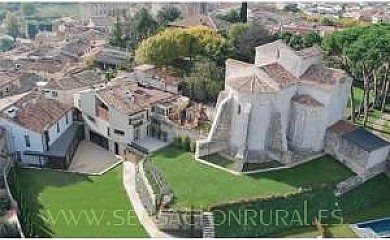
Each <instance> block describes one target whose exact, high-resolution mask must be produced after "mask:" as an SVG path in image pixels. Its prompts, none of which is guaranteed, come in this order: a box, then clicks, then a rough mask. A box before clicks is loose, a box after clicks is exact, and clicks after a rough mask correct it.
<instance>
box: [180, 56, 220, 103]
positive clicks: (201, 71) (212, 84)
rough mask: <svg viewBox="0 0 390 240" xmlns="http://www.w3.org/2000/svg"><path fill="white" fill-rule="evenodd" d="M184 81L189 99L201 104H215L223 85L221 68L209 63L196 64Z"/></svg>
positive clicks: (199, 62) (200, 62)
mask: <svg viewBox="0 0 390 240" xmlns="http://www.w3.org/2000/svg"><path fill="white" fill-rule="evenodd" d="M185 80H186V82H187V88H188V90H189V95H190V98H191V99H192V100H196V101H201V102H215V101H216V100H217V98H218V94H219V92H220V91H221V90H222V89H223V84H224V82H223V74H222V70H221V68H218V67H217V66H216V65H215V63H213V62H209V61H198V62H196V63H195V65H194V66H193V68H192V70H191V72H190V74H189V75H188V76H187V77H186V78H185Z"/></svg>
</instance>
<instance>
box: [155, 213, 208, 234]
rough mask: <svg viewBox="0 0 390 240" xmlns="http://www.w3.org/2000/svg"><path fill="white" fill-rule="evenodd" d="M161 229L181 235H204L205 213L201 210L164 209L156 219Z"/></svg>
mask: <svg viewBox="0 0 390 240" xmlns="http://www.w3.org/2000/svg"><path fill="white" fill-rule="evenodd" d="M155 223H156V225H157V227H158V229H160V230H161V231H164V232H168V233H171V234H173V235H177V236H180V237H202V233H203V213H202V212H200V211H192V212H191V211H175V210H162V211H160V212H159V214H158V215H157V217H156V219H155Z"/></svg>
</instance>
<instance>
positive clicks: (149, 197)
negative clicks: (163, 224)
mask: <svg viewBox="0 0 390 240" xmlns="http://www.w3.org/2000/svg"><path fill="white" fill-rule="evenodd" d="M136 168H137V169H136V189H137V192H138V194H139V196H140V198H141V200H142V204H143V205H144V207H145V209H146V210H147V212H148V213H149V214H150V215H155V214H157V213H158V211H159V210H160V208H161V207H162V206H167V205H168V204H169V203H170V202H171V201H172V200H173V192H172V190H171V189H170V188H169V186H168V184H167V182H166V180H165V177H164V175H163V174H162V173H161V172H160V170H159V169H158V168H157V167H156V166H154V165H153V163H152V162H151V160H149V159H148V158H147V157H146V158H144V160H143V161H141V162H140V163H139V164H138V165H137V167H136Z"/></svg>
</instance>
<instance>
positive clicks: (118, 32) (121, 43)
mask: <svg viewBox="0 0 390 240" xmlns="http://www.w3.org/2000/svg"><path fill="white" fill-rule="evenodd" d="M108 41H109V43H110V44H111V45H112V46H116V47H125V39H124V38H123V35H122V27H121V23H120V22H119V17H117V18H116V22H115V23H114V25H113V26H112V28H111V31H110V37H109V40H108Z"/></svg>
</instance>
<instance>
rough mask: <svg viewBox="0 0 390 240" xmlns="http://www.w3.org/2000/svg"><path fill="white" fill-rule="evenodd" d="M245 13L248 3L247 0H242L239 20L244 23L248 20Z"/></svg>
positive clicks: (246, 12)
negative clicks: (243, 0)
mask: <svg viewBox="0 0 390 240" xmlns="http://www.w3.org/2000/svg"><path fill="white" fill-rule="evenodd" d="M247 14H248V3H247V2H243V3H242V4H241V10H240V18H241V22H244V23H246V22H247V21H248V16H247Z"/></svg>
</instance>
